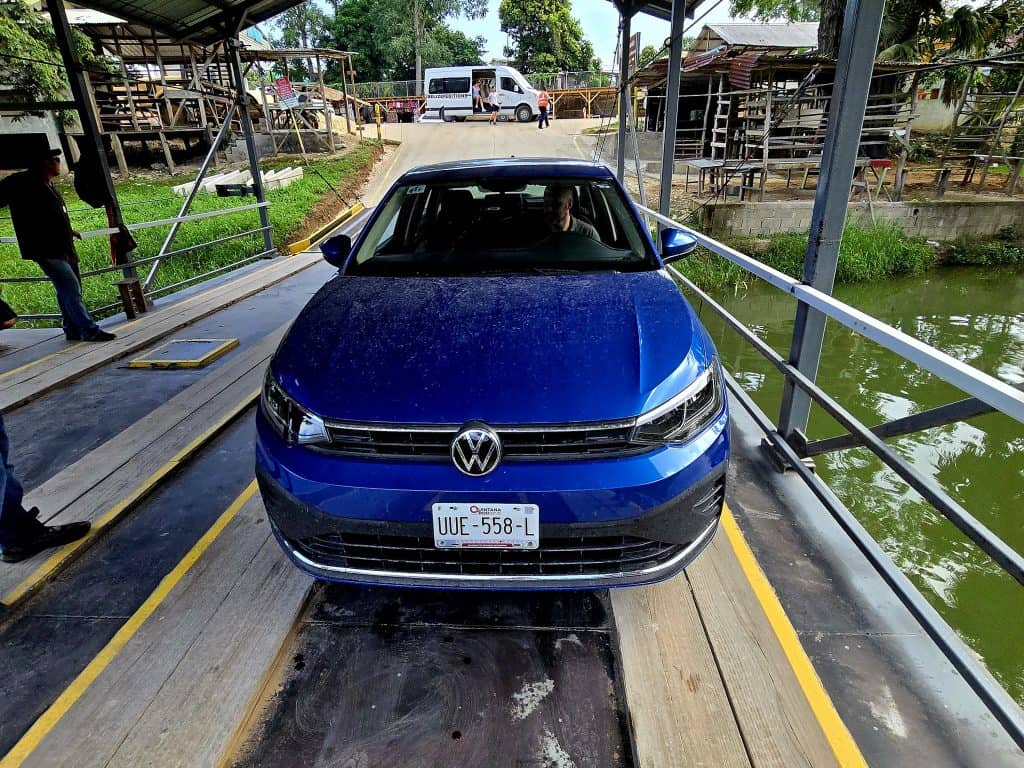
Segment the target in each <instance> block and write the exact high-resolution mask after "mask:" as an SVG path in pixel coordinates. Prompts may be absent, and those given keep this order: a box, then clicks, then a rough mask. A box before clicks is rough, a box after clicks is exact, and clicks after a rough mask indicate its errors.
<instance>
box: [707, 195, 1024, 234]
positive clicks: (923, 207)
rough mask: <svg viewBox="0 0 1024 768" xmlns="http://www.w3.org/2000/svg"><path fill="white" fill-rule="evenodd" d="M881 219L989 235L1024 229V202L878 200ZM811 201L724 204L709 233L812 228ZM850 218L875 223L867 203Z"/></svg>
mask: <svg viewBox="0 0 1024 768" xmlns="http://www.w3.org/2000/svg"><path fill="white" fill-rule="evenodd" d="M873 205H874V209H875V219H876V220H877V221H878V222H883V221H892V222H895V223H896V224H898V225H899V226H900V228H902V229H903V231H904V232H906V233H907V234H908V235H916V236H920V237H926V238H928V239H929V240H937V241H940V242H942V241H949V240H955V239H957V238H958V237H961V236H977V237H985V236H988V235H994V234H995V233H997V232H998V231H999V230H1001V229H1004V228H1005V227H1013V228H1014V229H1018V230H1022V231H1024V201H1022V200H1011V199H1006V200H977V201H969V202H963V201H956V200H934V201H929V202H923V203H912V202H904V203H890V202H888V201H885V202H876V203H874V204H873ZM812 207H813V202H811V201H809V200H808V201H803V200H800V201H790V202H766V203H754V202H751V203H747V202H744V203H719V204H717V205H713V206H708V207H707V208H706V209H705V210H704V213H703V224H702V227H703V231H705V232H707V233H708V234H709V235H712V236H715V237H761V236H766V235H772V234H776V233H780V232H807V230H808V229H810V226H811V209H812ZM849 216H850V220H851V221H854V222H856V223H858V224H860V225H861V226H870V224H871V212H870V210H869V209H868V204H867V203H866V202H856V203H851V204H850V208H849Z"/></svg>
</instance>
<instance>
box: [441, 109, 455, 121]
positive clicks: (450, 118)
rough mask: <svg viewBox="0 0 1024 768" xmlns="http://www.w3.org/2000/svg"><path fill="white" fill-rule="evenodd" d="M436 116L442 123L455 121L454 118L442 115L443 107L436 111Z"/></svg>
mask: <svg viewBox="0 0 1024 768" xmlns="http://www.w3.org/2000/svg"><path fill="white" fill-rule="evenodd" d="M437 116H438V117H440V118H441V122H443V123H450V122H452V121H454V120H455V118H454V117H451V116H449V115H446V114H445V113H444V107H441V108H440V109H439V110H437Z"/></svg>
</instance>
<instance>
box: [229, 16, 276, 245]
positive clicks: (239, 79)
mask: <svg viewBox="0 0 1024 768" xmlns="http://www.w3.org/2000/svg"><path fill="white" fill-rule="evenodd" d="M224 51H225V53H226V54H227V58H228V66H229V67H230V69H231V76H232V79H233V80H234V86H235V96H236V98H237V100H238V120H239V122H240V123H241V124H242V136H243V137H244V139H245V149H246V154H248V156H249V170H250V171H251V173H252V188H253V191H254V192H255V193H256V201H257V202H260V203H263V202H266V200H267V196H266V192H265V191H264V189H263V176H262V175H261V174H260V161H259V157H258V156H257V155H256V142H255V136H254V135H253V129H252V118H251V117H250V116H249V103H248V98H247V92H246V90H245V75H243V74H242V59H241V57H240V56H239V53H238V34H237V32H236V33H235V34H234V35H233V36H232V37H230V38H228V39H226V40H225V41H224ZM259 211H260V226H262V227H265V229H264V230H263V250H264V251H272V250H274V238H273V235H272V233H271V229H270V213H269V212H268V211H267V208H266V206H264V207H262V208H260V209H259Z"/></svg>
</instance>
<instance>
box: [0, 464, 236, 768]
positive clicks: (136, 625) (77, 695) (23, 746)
mask: <svg viewBox="0 0 1024 768" xmlns="http://www.w3.org/2000/svg"><path fill="white" fill-rule="evenodd" d="M255 492H256V481H255V480H253V481H252V482H251V483H249V485H248V487H246V489H245V490H244V491H242V494H241V495H240V496H239V497H238V498H237V499H235V500H234V501H233V502H232V503H231V506H230V507H228V508H227V509H226V510H225V511H224V513H223V514H222V515H221V516H220V517H219V518H217V522H215V523H214V524H213V525H212V526H210V529H209V530H208V531H207V532H206V533H205V534H203V537H202V538H201V539H199V541H197V542H196V543H195V545H194V546H193V547H192V549H190V550H189V552H188V554H187V555H185V557H184V558H183V559H182V560H181V562H179V563H178V564H177V565H176V566H175V567H174V570H173V571H171V572H170V573H168V574H167V575H166V576H164V577H163V579H161V580H160V583H159V584H158V585H157V588H156V589H155V590H153V593H152V594H151V595H150V596H149V597H148V598H146V602H144V603H143V604H142V605H141V606H139V609H138V610H137V611H136V612H135V613H134V614H132V617H131V618H130V619H128V621H126V622H125V623H124V625H123V626H122V627H121V629H119V630H118V631H117V634H116V635H114V636H113V637H112V638H111V639H110V642H108V643H107V644H106V645H105V646H104V647H103V650H101V651H100V652H99V653H98V654H96V657H95V658H94V659H93V660H92V661H90V662H89V665H88V666H87V667H86V668H85V669H83V670H82V671H81V673H79V675H78V677H76V678H75V679H74V680H73V681H72V683H71V685H69V686H68V687H67V688H66V689H64V692H63V693H61V695H60V696H59V697H58V698H57V700H56V701H55V702H53V704H51V705H50V708H49V709H47V710H46V711H45V712H44V713H43V714H42V715H40V716H39V719H38V720H36V721H35V722H34V723H33V724H32V727H31V728H29V729H28V731H26V733H25V735H24V736H22V737H21V739H19V740H18V743H17V744H15V745H14V748H13V749H11V751H10V752H8V753H7V754H6V755H5V756H4V758H3V760H0V768H18V766H20V765H21V764H22V763H24V762H25V760H26V759H28V757H29V755H31V754H32V753H33V752H34V751H35V749H36V748H37V747H38V746H39V745H40V744H41V743H42V741H43V739H45V738H46V736H47V734H49V733H50V731H52V730H53V729H54V728H55V727H56V726H57V724H58V723H59V722H60V721H61V718H63V717H64V715H66V714H67V713H68V712H69V711H70V710H71V708H72V707H73V706H74V705H75V703H76V702H77V701H78V700H79V699H81V698H82V696H83V695H84V694H85V692H86V691H87V690H89V686H90V685H92V684H93V683H94V682H95V681H96V679H97V678H98V677H99V676H100V675H101V674H102V673H103V670H105V669H106V668H107V667H108V666H109V665H110V662H112V661H113V660H114V659H115V658H116V657H117V654H118V653H120V652H121V650H122V649H123V648H124V647H125V646H126V645H127V644H128V641H130V640H131V639H132V637H134V636H135V634H136V633H137V632H138V631H139V629H140V628H141V627H142V625H143V624H145V623H146V620H147V619H148V618H149V617H150V616H152V615H153V614H154V613H155V612H156V609H157V608H159V607H160V604H161V603H162V602H163V601H164V600H166V599H167V596H168V595H169V594H170V593H171V590H173V589H174V587H175V586H177V584H178V583H179V582H180V581H181V580H182V579H183V578H184V577H185V575H186V574H187V573H188V572H189V571H190V570H191V569H192V566H194V565H195V564H196V562H198V560H199V558H200V557H202V556H203V553H204V552H206V550H207V549H209V548H210V545H211V544H212V543H213V542H214V541H215V540H216V539H217V537H218V536H220V534H221V533H223V532H224V529H225V528H227V526H228V523H230V522H231V521H232V520H233V519H234V518H235V516H236V515H237V514H238V512H239V510H241V509H242V507H243V506H245V503H246V502H247V501H249V499H251V498H252V496H253V494H254V493H255Z"/></svg>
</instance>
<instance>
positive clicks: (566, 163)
mask: <svg viewBox="0 0 1024 768" xmlns="http://www.w3.org/2000/svg"><path fill="white" fill-rule="evenodd" d="M482 175H483V176H489V177H492V178H506V179H515V178H535V177H537V176H544V177H547V178H551V177H555V178H559V177H565V178H581V177H582V178H588V179H614V178H615V177H614V176H613V175H612V172H611V170H610V169H609V168H608V166H606V165H604V164H603V163H592V162H587V161H585V160H565V159H562V158H557V157H500V158H494V159H492V160H457V161H454V162H448V163H438V164H436V165H423V166H420V167H419V168H413V169H412V170H410V171H406V172H405V173H404V174H402V177H401V178H400V179H399V180H398V183H405V182H429V181H460V180H463V179H475V178H479V177H480V176H482Z"/></svg>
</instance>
